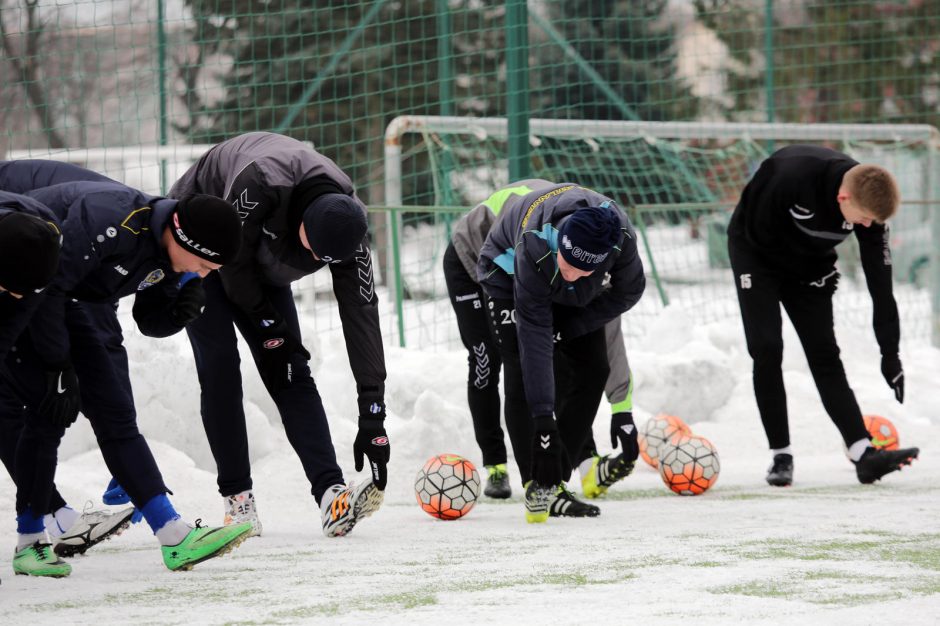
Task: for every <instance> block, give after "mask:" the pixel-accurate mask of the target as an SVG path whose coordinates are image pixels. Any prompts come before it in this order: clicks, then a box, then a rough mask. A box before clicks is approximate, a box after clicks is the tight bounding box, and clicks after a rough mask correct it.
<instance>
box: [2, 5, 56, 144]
mask: <svg viewBox="0 0 940 626" xmlns="http://www.w3.org/2000/svg"><path fill="white" fill-rule="evenodd" d="M16 4H17V3H16V0H13V1H12V2H7V0H3V2H2V4H0V39H2V43H3V52H4V54H5V55H6V58H7V60H8V61H9V62H10V64H11V65H12V66H13V69H14V70H15V72H16V74H17V82H19V84H20V85H22V87H23V90H24V91H25V93H26V97H27V98H28V99H29V103H30V104H31V105H32V108H33V110H34V111H35V112H36V115H37V116H38V117H39V121H40V122H41V124H42V131H43V133H45V135H46V140H47V141H48V142H49V147H50V148H53V149H55V148H65V147H66V143H65V139H64V138H63V137H62V135H61V134H60V133H59V131H58V130H57V128H56V125H55V123H54V121H53V117H54V115H53V111H52V107H51V103H50V100H49V94H48V93H47V92H46V90H45V88H44V86H43V81H42V71H41V68H40V66H39V59H40V56H39V44H40V41H41V40H42V37H43V33H44V32H45V25H44V24H43V23H42V21H41V20H40V18H39V11H38V5H39V0H22V8H21V9H20V11H25V14H26V28H25V30H24V32H21V33H11V32H10V30H9V27H8V26H7V24H6V20H5V19H4V16H5V15H7V14H9V13H10V11H11V9H14V7H15V5H16ZM14 10H15V9H14ZM17 44H20V46H21V48H22V49H21V50H18V49H17V48H18V46H17Z"/></svg>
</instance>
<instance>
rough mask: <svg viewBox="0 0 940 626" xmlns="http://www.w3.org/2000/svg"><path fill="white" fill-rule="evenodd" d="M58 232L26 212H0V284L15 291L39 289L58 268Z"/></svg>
mask: <svg viewBox="0 0 940 626" xmlns="http://www.w3.org/2000/svg"><path fill="white" fill-rule="evenodd" d="M61 246H62V235H61V233H60V232H59V229H58V227H56V225H55V224H53V223H52V222H48V221H46V220H44V219H42V218H39V217H36V216H34V215H29V214H27V213H18V212H10V213H6V214H4V215H0V287H3V288H4V289H6V290H7V291H12V292H13V293H15V294H18V295H25V294H28V293H32V292H33V291H36V290H39V289H42V288H43V287H45V286H46V285H48V284H49V281H51V280H52V277H53V276H55V273H56V270H57V269H58V268H59V248H61Z"/></svg>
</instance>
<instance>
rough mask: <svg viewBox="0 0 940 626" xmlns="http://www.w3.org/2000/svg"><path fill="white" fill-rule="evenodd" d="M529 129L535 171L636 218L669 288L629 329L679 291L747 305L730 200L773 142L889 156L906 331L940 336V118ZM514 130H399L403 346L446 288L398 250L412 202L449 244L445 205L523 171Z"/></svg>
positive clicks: (500, 122) (881, 160)
mask: <svg viewBox="0 0 940 626" xmlns="http://www.w3.org/2000/svg"><path fill="white" fill-rule="evenodd" d="M529 129H530V141H529V146H530V163H531V165H532V173H531V175H532V176H533V177H539V178H546V179H549V180H557V181H562V180H568V181H574V182H578V183H581V184H583V185H585V186H588V187H591V188H593V189H596V190H597V191H600V192H602V193H605V194H607V195H611V196H612V197H614V198H615V199H617V200H618V201H619V202H620V204H621V206H624V207H625V208H628V209H629V210H630V212H631V214H632V217H633V218H634V220H635V222H636V226H637V229H638V231H639V232H640V235H641V248H642V254H643V255H644V261H645V262H646V264H647V272H648V273H650V276H649V277H650V283H651V287H652V286H653V285H655V286H656V288H658V290H659V297H657V294H656V293H655V292H654V291H653V290H652V289H651V290H649V292H648V293H647V295H646V296H645V297H644V298H643V300H642V301H641V302H640V304H639V305H638V307H637V309H636V310H635V311H631V314H630V315H628V316H627V323H626V327H627V330H628V331H629V332H630V334H639V332H641V330H642V329H643V328H644V327H646V326H648V325H649V324H650V323H652V322H653V321H654V319H655V317H656V316H657V315H659V314H660V313H661V312H662V310H663V307H664V306H665V303H666V302H669V303H670V304H671V305H672V306H675V307H679V308H682V309H686V310H688V311H690V312H691V313H692V314H693V315H695V316H696V319H701V320H703V321H714V320H718V319H722V318H725V317H728V316H731V315H736V314H737V301H736V298H735V296H734V290H733V285H732V282H731V279H730V273H729V272H728V269H727V267H726V264H727V252H726V244H725V240H724V237H725V225H726V222H727V217H728V216H729V213H730V210H731V209H733V207H734V205H735V204H736V202H737V199H738V197H739V195H740V192H741V189H742V188H743V186H744V184H745V183H746V182H747V180H749V178H750V176H751V174H753V171H754V170H755V169H756V167H757V165H758V164H759V163H760V162H761V161H762V160H763V159H764V158H766V157H767V156H768V155H769V154H770V153H771V152H772V151H773V150H775V149H777V148H779V147H782V146H784V145H787V144H791V143H817V144H824V145H829V146H831V147H833V148H836V149H839V150H842V151H844V152H846V153H847V154H849V155H851V156H852V157H853V158H855V159H857V160H859V161H862V162H869V163H877V164H880V165H883V166H885V167H886V168H888V169H889V170H890V171H891V172H892V173H894V175H895V176H896V177H897V178H898V182H899V185H900V186H901V191H902V210H901V211H900V212H899V214H898V216H897V217H896V218H895V219H893V220H892V229H893V231H894V232H893V234H892V248H893V250H894V251H895V252H896V261H895V276H896V281H897V283H898V288H897V290H896V294H897V298H898V302H899V307H901V308H902V309H905V310H906V311H907V312H908V313H909V315H908V316H907V318H906V322H907V321H908V319H913V320H914V323H907V324H906V326H905V328H904V333H905V336H916V337H918V338H924V339H925V338H928V337H929V338H930V339H931V340H932V341H933V343H934V345H940V220H937V219H934V214H935V212H936V211H937V209H938V208H940V196H938V193H937V182H938V180H937V178H938V176H937V172H936V167H937V163H938V162H937V157H936V151H937V148H938V146H940V132H938V130H937V129H936V128H934V127H933V126H930V125H924V124H784V123H780V124H777V123H734V122H626V121H608V120H559V119H532V120H530V123H529ZM507 134H508V125H507V121H506V119H505V118H470V117H455V116H402V117H397V118H395V119H394V120H392V122H391V123H390V124H389V125H388V127H387V128H386V132H385V164H384V178H385V204H386V208H387V209H389V210H390V211H391V213H390V214H391V216H392V219H391V220H390V222H391V223H390V228H389V230H388V232H389V237H390V241H389V246H388V250H389V251H390V258H389V259H388V268H389V272H388V274H387V275H389V276H390V277H391V276H394V277H395V279H396V280H395V285H396V286H397V288H395V289H392V288H391V287H392V285H391V284H390V290H389V293H390V296H391V297H392V298H393V299H394V300H395V308H396V315H397V317H398V320H399V330H400V332H401V335H402V336H401V338H400V339H401V344H402V345H404V343H405V342H404V332H405V329H404V322H403V320H405V319H406V318H408V317H409V315H413V314H414V312H415V311H416V310H417V309H416V308H411V310H410V311H409V307H410V306H411V305H416V306H420V304H419V302H418V300H419V299H421V298H425V299H430V298H433V297H446V294H441V293H429V292H424V291H422V289H421V288H416V287H415V285H416V284H417V281H419V280H420V281H421V282H422V284H423V283H424V282H426V274H427V270H428V267H429V266H428V265H427V264H425V265H424V266H422V268H421V270H420V271H413V270H409V268H408V267H407V264H403V262H402V258H401V256H400V255H398V254H396V253H395V252H394V251H395V250H398V249H399V248H398V246H401V245H408V244H407V243H405V244H403V242H404V241H407V240H408V238H409V237H414V236H416V233H417V232H418V229H412V230H409V228H410V227H409V225H408V223H407V220H405V219H403V217H402V213H403V211H404V210H406V209H409V207H410V210H412V211H414V212H415V213H412V215H416V214H417V213H416V211H417V210H418V209H417V206H422V207H426V208H427V209H428V210H429V211H434V213H433V215H435V216H441V215H447V217H446V219H445V220H442V221H444V222H445V223H444V224H443V225H439V227H438V228H437V230H434V229H429V228H427V227H426V222H427V219H428V218H423V219H424V222H422V224H423V226H422V228H424V230H425V231H428V233H437V234H436V235H435V234H431V235H430V236H436V237H439V238H440V239H441V241H439V242H437V247H436V248H434V247H433V246H428V244H424V245H425V248H427V249H436V250H438V252H437V254H439V253H440V252H442V249H443V246H446V238H447V235H449V228H448V225H447V224H449V221H450V220H453V219H455V218H456V217H458V214H457V213H456V212H453V209H452V207H451V213H450V214H447V213H446V209H447V207H445V206H442V205H461V206H466V207H470V206H473V205H474V204H476V203H477V202H479V201H481V200H482V199H484V198H485V197H486V196H488V195H489V193H491V192H492V190H493V189H495V188H497V187H499V186H502V185H504V184H507V183H508V182H510V181H509V180H508V178H507V176H508V174H507V167H506V166H507V153H508V152H507V149H506V140H507ZM429 189H430V190H431V191H430V192H429V191H428V190H429ZM444 189H446V190H447V193H446V194H444V193H441V190H444ZM421 219H422V218H418V221H420V220H421ZM433 221H435V222H437V221H438V218H437V217H435V218H434V220H433ZM853 256H854V257H856V259H855V260H853V258H852V257H853ZM843 266H845V267H843ZM840 267H843V271H844V273H846V271H847V272H848V273H849V278H853V277H856V278H857V277H858V275H859V272H858V270H859V268H858V263H857V254H854V255H853V254H852V253H850V252H849V251H844V252H843V253H842V254H841V255H840ZM434 269H435V270H436V271H437V272H439V271H440V270H439V268H434ZM856 282H857V281H856ZM840 291H841V292H844V293H840V294H839V296H838V298H837V304H836V306H837V308H839V309H840V318H842V317H845V316H844V315H842V313H843V312H848V313H850V316H849V319H851V320H852V321H858V322H860V323H863V322H864V323H865V324H866V325H870V322H871V316H870V310H871V309H870V299H869V300H868V301H867V302H866V298H867V292H866V291H865V290H864V289H863V288H862V289H856V290H854V291H853V290H852V289H850V288H848V287H847V288H846V289H843V290H840ZM416 294H418V295H417V297H416ZM408 296H410V297H408ZM902 315H903V313H902ZM429 323H431V320H420V319H419V320H418V323H417V325H416V329H421V332H425V330H426V327H427V325H428V324H429Z"/></svg>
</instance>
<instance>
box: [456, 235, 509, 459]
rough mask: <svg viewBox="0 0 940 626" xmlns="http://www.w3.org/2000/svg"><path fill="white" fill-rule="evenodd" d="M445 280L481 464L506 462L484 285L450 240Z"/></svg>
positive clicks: (495, 351)
mask: <svg viewBox="0 0 940 626" xmlns="http://www.w3.org/2000/svg"><path fill="white" fill-rule="evenodd" d="M444 282H445V283H446V284H447V294H448V295H449V296H450V303H451V305H452V306H453V307H454V314H455V315H456V316H457V328H458V329H459V330H460V341H461V342H463V346H464V348H466V349H467V365H468V374H467V403H468V404H469V406H470V417H471V418H472V419H473V433H474V436H475V437H476V440H477V444H478V445H479V446H480V451H481V452H482V453H483V465H498V464H500V463H506V444H505V443H504V439H503V429H502V428H501V427H500V410H499V409H500V399H499V373H500V370H501V369H502V358H501V357H500V354H499V350H498V349H497V346H496V340H495V338H494V337H493V333H492V331H491V330H490V322H489V319H488V316H487V313H486V298H485V296H484V295H483V289H482V288H481V287H480V285H479V284H478V283H477V282H476V281H475V280H473V279H472V278H471V277H470V275H469V274H468V273H467V270H466V268H464V266H463V263H461V262H460V258H459V257H458V256H457V251H456V250H455V249H454V245H453V244H449V245H448V246H447V250H446V251H445V252H444ZM507 419H508V417H507Z"/></svg>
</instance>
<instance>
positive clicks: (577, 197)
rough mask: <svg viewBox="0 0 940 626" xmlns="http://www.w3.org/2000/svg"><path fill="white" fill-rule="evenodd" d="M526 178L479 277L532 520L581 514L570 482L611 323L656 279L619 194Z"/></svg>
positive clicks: (599, 389) (592, 409) (603, 374)
mask: <svg viewBox="0 0 940 626" xmlns="http://www.w3.org/2000/svg"><path fill="white" fill-rule="evenodd" d="M524 182H525V183H526V184H525V185H524V186H525V187H528V189H524V190H521V191H522V193H521V194H519V195H516V194H511V195H510V197H509V198H508V199H507V200H506V202H505V204H504V205H503V206H502V209H501V210H500V212H499V216H498V218H497V219H496V222H495V223H494V224H493V226H492V228H491V229H490V232H489V234H488V235H487V237H486V241H485V242H484V244H483V248H482V250H481V252H480V260H479V263H478V264H477V278H478V279H479V281H480V284H481V285H482V287H483V290H484V292H485V293H486V295H487V297H488V301H487V312H488V314H489V316H490V323H491V324H492V328H493V335H494V336H495V337H496V341H497V345H498V347H499V350H500V353H501V356H502V360H503V368H504V372H505V385H506V387H505V389H506V402H507V429H508V430H509V439H510V442H511V443H512V447H513V452H514V454H515V457H516V461H517V463H518V465H519V471H520V473H521V474H522V479H523V483H524V484H525V506H526V519H527V521H529V522H544V521H545V520H547V519H548V517H549V515H550V514H551V513H554V514H555V515H564V514H565V509H566V508H568V507H572V506H575V502H576V501H575V500H574V498H573V496H571V495H570V494H568V492H567V490H566V489H565V486H564V482H565V481H567V480H568V478H569V477H570V474H571V467H572V465H573V464H576V463H578V462H580V461H582V460H583V459H582V458H580V456H581V452H582V449H583V448H584V446H585V444H586V443H587V441H588V437H589V436H590V434H591V426H592V424H593V422H594V416H595V415H596V414H597V409H598V406H599V404H600V401H601V396H602V394H603V392H604V385H605V382H606V381H607V378H608V375H609V373H610V367H609V365H608V359H607V345H606V338H605V332H604V326H605V325H606V324H607V323H608V322H610V321H611V320H613V319H616V318H618V317H619V316H620V315H621V314H622V313H624V312H625V311H627V310H628V309H630V308H631V307H632V306H633V305H634V304H636V302H637V301H638V300H639V299H640V296H641V295H642V294H643V289H644V288H645V286H646V279H645V278H644V276H643V264H642V263H641V261H640V257H639V255H638V254H637V246H636V236H635V234H634V231H633V226H632V225H631V224H630V221H629V220H628V219H627V216H626V215H625V214H624V213H623V212H622V211H621V210H620V209H619V208H617V206H616V205H615V204H614V203H613V201H612V200H611V199H610V198H607V197H605V196H603V195H601V194H599V193H597V192H595V191H592V190H590V189H586V188H584V187H581V186H579V185H576V184H573V183H561V184H556V183H551V182H548V181H543V180H536V181H524ZM608 274H609V276H610V282H609V284H608V283H607V282H606V280H605V278H606V276H607V275H608ZM556 376H557V377H556ZM556 417H557V420H556ZM562 496H564V497H562ZM579 504H581V505H582V506H584V505H583V503H579ZM599 512H600V511H599V510H597V509H595V512H594V513H593V514H594V515H597V514H598V513H599Z"/></svg>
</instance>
